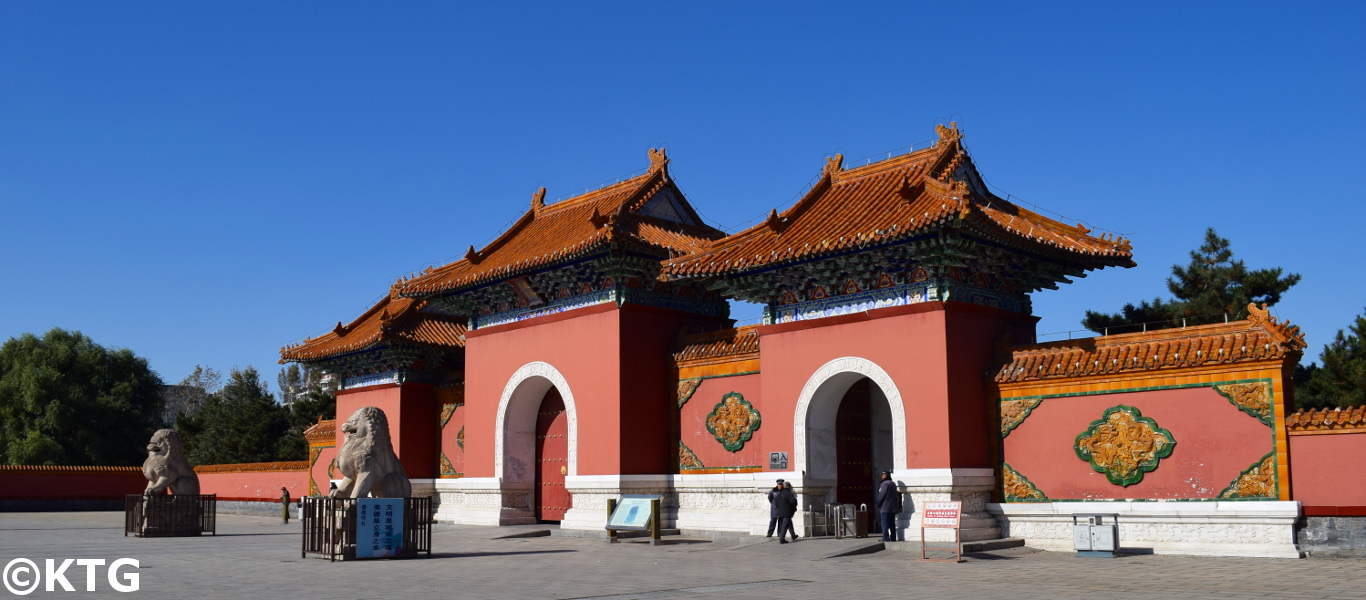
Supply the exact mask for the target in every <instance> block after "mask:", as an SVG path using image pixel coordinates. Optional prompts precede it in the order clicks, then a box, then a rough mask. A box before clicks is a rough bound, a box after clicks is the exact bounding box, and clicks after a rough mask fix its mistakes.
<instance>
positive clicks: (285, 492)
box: [280, 487, 289, 525]
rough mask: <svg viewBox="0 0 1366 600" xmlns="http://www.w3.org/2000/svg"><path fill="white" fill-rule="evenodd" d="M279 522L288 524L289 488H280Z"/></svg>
mask: <svg viewBox="0 0 1366 600" xmlns="http://www.w3.org/2000/svg"><path fill="white" fill-rule="evenodd" d="M280 524H281V525H288V524H289V488H286V487H281V488H280Z"/></svg>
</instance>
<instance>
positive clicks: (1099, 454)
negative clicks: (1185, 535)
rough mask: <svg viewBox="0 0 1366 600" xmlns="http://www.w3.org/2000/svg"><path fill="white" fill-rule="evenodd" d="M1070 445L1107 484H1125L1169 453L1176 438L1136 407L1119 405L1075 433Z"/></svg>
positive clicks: (1136, 481)
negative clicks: (1108, 482) (1072, 442)
mask: <svg viewBox="0 0 1366 600" xmlns="http://www.w3.org/2000/svg"><path fill="white" fill-rule="evenodd" d="M1074 448H1075V450H1076V452H1077V457H1078V458H1080V459H1082V460H1084V461H1086V462H1089V463H1091V468H1092V469H1095V470H1096V471H1097V472H1100V473H1104V474H1105V478H1106V479H1108V480H1109V481H1110V483H1113V484H1115V485H1122V486H1125V487H1128V486H1131V485H1134V484H1136V483H1138V482H1140V481H1143V475H1144V473H1149V472H1152V471H1154V470H1156V469H1157V465H1158V463H1160V462H1161V461H1162V459H1164V458H1167V457H1168V456H1171V454H1172V450H1173V449H1174V448H1176V440H1175V439H1174V438H1172V434H1171V432H1169V431H1167V430H1166V429H1162V428H1161V427H1158V425H1157V422H1156V421H1154V420H1152V419H1150V418H1148V417H1145V416H1143V414H1142V413H1141V412H1139V410H1138V409H1137V408H1134V407H1132V406H1124V405H1122V404H1121V405H1119V406H1113V407H1110V408H1107V409H1105V413H1104V414H1103V415H1101V418H1100V420H1097V421H1092V422H1091V426H1090V427H1089V428H1087V430H1086V431H1083V432H1081V433H1080V434H1078V435H1077V440H1076V445H1075V446H1074Z"/></svg>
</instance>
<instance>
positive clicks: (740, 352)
mask: <svg viewBox="0 0 1366 600" xmlns="http://www.w3.org/2000/svg"><path fill="white" fill-rule="evenodd" d="M751 355H752V357H753V358H758V356H759V326H758V325H749V326H746V327H739V328H736V329H724V330H721V331H712V332H708V333H699V334H695V335H689V336H684V337H683V338H682V339H680V340H679V344H678V350H676V351H675V352H674V354H673V359H674V362H675V363H678V364H683V363H696V362H703V361H711V360H715V359H735V358H745V357H750V356H751Z"/></svg>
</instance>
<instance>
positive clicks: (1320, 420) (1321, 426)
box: [1285, 406, 1366, 433]
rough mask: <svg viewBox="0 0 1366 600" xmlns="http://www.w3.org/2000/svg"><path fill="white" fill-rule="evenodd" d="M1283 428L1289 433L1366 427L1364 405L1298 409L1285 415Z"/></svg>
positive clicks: (1365, 409) (1365, 407) (1365, 408)
mask: <svg viewBox="0 0 1366 600" xmlns="http://www.w3.org/2000/svg"><path fill="white" fill-rule="evenodd" d="M1285 429H1286V431H1288V432H1291V433H1295V432H1300V431H1335V430H1343V429H1366V406H1357V407H1354V408H1332V409H1329V408H1321V409H1318V410H1314V409H1305V410H1298V411H1295V412H1294V413H1292V414H1290V415H1287V416H1286V417H1285Z"/></svg>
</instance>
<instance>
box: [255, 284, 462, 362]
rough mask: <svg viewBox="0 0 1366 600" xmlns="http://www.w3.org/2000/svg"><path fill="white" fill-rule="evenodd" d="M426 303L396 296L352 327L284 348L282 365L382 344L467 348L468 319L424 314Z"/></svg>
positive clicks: (325, 357) (345, 326)
mask: <svg viewBox="0 0 1366 600" xmlns="http://www.w3.org/2000/svg"><path fill="white" fill-rule="evenodd" d="M426 304H427V302H426V301H425V300H416V299H413V298H399V297H395V296H394V294H393V293H390V295H389V296H386V297H385V298H384V299H383V300H380V301H379V303H377V304H375V305H374V306H373V307H371V308H370V310H367V311H365V314H363V315H361V316H359V317H357V318H356V320H354V321H352V322H351V324H349V325H342V324H341V323H337V327H336V328H335V329H333V330H332V332H331V333H328V334H325V335H322V336H320V337H317V338H311V339H308V340H304V342H303V343H301V344H296V345H293V346H286V347H284V348H281V349H280V362H281V363H287V362H308V361H316V360H326V359H329V358H334V357H337V356H341V355H343V354H349V353H352V352H359V351H361V350H365V349H367V348H371V347H373V346H378V345H382V344H398V345H414V346H429V347H441V348H464V347H465V320H464V319H463V318H460V317H450V316H444V315H437V314H432V313H426V312H422V308H423V307H424V306H426Z"/></svg>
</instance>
